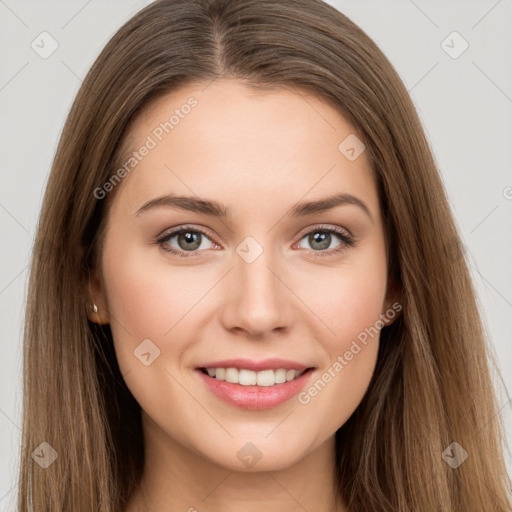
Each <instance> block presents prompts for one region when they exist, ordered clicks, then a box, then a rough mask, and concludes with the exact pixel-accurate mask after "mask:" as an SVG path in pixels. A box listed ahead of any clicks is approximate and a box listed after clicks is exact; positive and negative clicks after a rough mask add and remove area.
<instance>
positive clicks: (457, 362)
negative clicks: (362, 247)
mask: <svg viewBox="0 0 512 512" xmlns="http://www.w3.org/2000/svg"><path fill="white" fill-rule="evenodd" d="M218 77H228V78H229V77H233V78H239V79H243V80H245V83H246V84H247V85H248V86H250V87H254V88H267V89H272V88H276V87H293V88H297V89H298V90H304V91H307V92H313V93H314V94H315V95H317V96H318V97H320V98H322V99H324V100H325V101H327V102H329V103H330V104H331V105H332V106H333V107H335V108H337V109H339V110H340V112H341V113H342V114H343V115H344V116H345V117H346V118H347V120H348V121H349V122H350V123H351V124H352V125H353V126H354V127H355V129H357V130H358V133H359V134H360V135H361V137H362V138H363V141H364V144H365V145H366V151H367V154H368V156H369V158H370V161H371V164H372V167H373V171H374V174H375V178H376V183H377V186H378V191H379V194H380V199H381V207H382V213H383V217H384V219H385V229H386V234H387V238H388V240H389V272H390V276H391V277H392V281H393V282H394V283H395V284H396V286H397V287H398V288H399V289H400V292H401V297H402V305H403V310H402V314H401V316H400V318H399V319H398V320H397V321H395V323H393V324H392V325H389V326H386V327H384V328H383V330H382V333H381V342H380V347H379V355H378V362H377V367H376V369H375V373H374V376H373V379H372V382H371V384H370V387H369V389H368V391H367V393H366V395H365V397H364V399H363V401H362V403H361V404H360V405H359V406H358V408H357V409H356V411H355V412H354V414H353V415H352V416H351V418H350V419H349V420H348V421H347V422H346V423H345V424H344V425H343V426H342V427H341V428H340V429H339V430H338V431H337V433H336V444H337V488H336V492H337V494H338V495H340V496H341V497H342V498H343V501H344V502H345V503H346V504H347V505H348V508H349V510H350V511H357V512H361V511H368V512H369V511H372V512H376V511H394V512H396V511H429V512H433V511H464V512H468V511H478V512H482V511H489V512H491V511H492V512H504V511H506V510H509V509H510V496H509V494H508V493H509V490H510V481H509V479H508V477H507V474H506V469H505V466H504V462H503V455H502V442H503V439H502V437H501V428H500V422H499V416H498V415H497V407H496V402H495V400H496V399H495V395H494V390H493V386H492V381H491V377H490V368H489V365H488V364H489V363H488V361H487V347H486V341H485V336H484V332H483V328H482V324H481V320H480V316H479V312H478V309H477V304H476V300H475V293H474V290H473V287H472V282H471V279H470V275H469V273H468V266H467V263H466V261H465V257H464V253H463V251H462V249H461V245H460V243H459V236H458V234H457V231H456V228H455V225H454V221H453V220H452V214H451V211H450V208H449V205H448V202H447V199H446V196H445V192H444V190H443V186H442V183H441V180H440V177H439V175H438V171H437V168H436V164H435V162H434V159H433V156H432V153H431V150H430V148H429V145H428V143H427V140H426V138H425V135H424V132H423V128H422V125H421V123H420V121H419V118H418V116H417V114H416V111H415V109H414V106H413V104H412V102H411V99H410V97H409V95H408V93H407V90H406V89H405V87H404V85H403V83H402V82H401V80H400V78H399V76H398V75H397V73H396V71H395V70H394V69H393V67H392V65H391V64H390V62H389V61H388V59H387V58H386V57H385V56H384V55H383V53H382V52H381V51H380V50H379V49H378V48H377V46H376V45H375V44H374V43H373V41H372V40H371V39H370V38H369V37H368V36H367V35H366V34H365V33H364V32H363V31H362V30H361V29H360V28H359V27H357V26H356V25H355V24H354V23H353V22H351V21H350V20H349V19H348V18H347V17H345V16H344V15H343V14H341V13H340V12H338V11H337V10H336V9H334V8H333V7H330V6H329V5H327V4H325V3H323V2H322V1H320V0H282V1H279V2H276V1H273V0H243V1H241V0H157V1H156V2H154V3H152V4H151V5H149V6H148V7H146V8H145V9H143V10H142V11H140V12H139V13H137V14H136V15H135V16H134V17H133V18H132V19H131V20H129V21H128V22H127V23H126V24H125V25H124V26H123V27H122V28H121V29H120V30H119V31H118V32H117V33H116V34H115V35H114V36H113V38H112V39H111V40H110V42H109V43H108V44H107V45H106V47H105V48H104V50H103V51H102V52H101V54H100V56H99V57H98V59H97V60H96V62H95V63H94V65H93V67H92V68H91V70H90V72H89V73H88V75H87V77H86V79H85V80H84V82H83V85H82V87H81V88H80V91H79V92H78V94H77V97H76V100H75V102H74V104H73V106H72V109H71V111H70V113H69V116H68V119H67V121H66V124H65V126H64V130H63V133H62V136H61V139H60V143H59V146H58V150H57V153H56V156H55V160H54V164H53V168H52V171H51V174H50V178H49V182H48V185H47V189H46V193H45V197H44V204H43V208H42V212H41V216H40V220H39V226H38V231H37V237H36V241H35V247H34V254H33V262H32V267H31V273H30V283H29V292H28V301H27V311H26V324H25V340H24V409H23V438H22V455H21V468H20V485H19V501H18V504H19V510H20V512H21V511H23V512H24V511H27V510H37V512H55V511H64V510H65V511H73V512H78V511H87V512H90V511H100V512H120V511H121V510H123V507H124V506H125V505H126V503H127V500H128V497H129V496H130V493H131V492H132V491H133V490H134V488H135V486H136V485H137V483H138V481H139V478H140V476H141V471H142V466H143V460H144V448H143V439H142V430H141V421H140V407H139V405H138V404H137V402H136V401H135V399H134V398H133V396H132V395H131V393H130V392H129V390H128V388H127V387H126V385H125V383H124V380H123V377H122V375H121V374H120V371H119V367H118V365H117V361H116V357H115V353H114V350H113V344H112V334H111V331H110V328H109V326H108V325H106V326H102V327H100V326H97V325H96V324H93V323H91V322H90V321H89V320H88V318H87V307H88V297H87V292H86V284H87V281H88V279H89V276H90V274H91V272H92V271H93V269H94V268H95V266H97V265H99V263H100V260H101V258H100V255H101V241H102V233H103V228H104V226H105V220H106V215H107V213H108V204H109V203H108V201H110V200H111V197H112V196H113V193H112V194H110V195H109V196H108V198H107V199H106V200H100V199H97V198H96V196H95V194H94V190H95V189H97V188H98V187H101V186H102V185H103V184H104V183H105V182H106V181H108V179H109V178H110V177H111V176H112V175H113V173H114V171H115V170H116V169H117V168H118V167H117V166H118V165H119V162H118V160H119V155H120V152H121V150H122V147H123V141H124V140H125V135H126V133H127V130H128V128H129V126H130V123H131V122H132V121H133V119H134V118H135V117H136V116H137V115H138V114H139V113H140V112H141V110H142V109H143V108H145V107H147V105H148V104H149V102H150V101H152V100H153V99H156V98H158V97H160V96H161V95H163V94H165V93H167V92H170V91H172V90H174V89H176V88H177V87H179V86H182V85H186V84H187V83H192V82H202V83H205V84H207V83H208V82H210V81H212V80H214V79H216V78H218ZM340 142H341V141H340ZM113 321H115V320H113ZM43 442H46V443H48V444H49V445H50V446H51V447H52V449H53V450H55V452H56V454H57V459H56V460H55V461H54V462H53V464H51V465H50V466H49V467H47V468H46V469H44V468H43V467H41V466H40V465H39V464H36V461H35V458H34V456H32V457H31V454H33V452H34V450H36V449H39V450H41V449H42V450H45V449H46V450H47V451H48V450H49V447H48V446H47V445H42V446H41V443H43ZM452 442H457V443H458V444H459V445H460V446H461V447H462V448H463V449H464V450H465V451H466V452H467V454H468V457H467V459H466V460H465V461H464V462H463V463H462V464H460V466H458V467H457V468H453V467H451V465H450V464H448V463H447V462H446V461H445V460H444V459H443V457H442V453H443V452H444V450H445V449H447V447H449V446H450V445H451V443H452ZM51 453H52V454H53V455H55V454H54V452H51ZM452 455H453V453H452Z"/></svg>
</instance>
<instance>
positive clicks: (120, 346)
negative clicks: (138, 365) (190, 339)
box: [104, 244, 209, 365]
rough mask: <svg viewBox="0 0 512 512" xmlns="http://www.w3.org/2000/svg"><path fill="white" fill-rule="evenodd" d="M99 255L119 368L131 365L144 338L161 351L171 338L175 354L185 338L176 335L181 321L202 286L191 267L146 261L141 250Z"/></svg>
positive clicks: (145, 253)
mask: <svg viewBox="0 0 512 512" xmlns="http://www.w3.org/2000/svg"><path fill="white" fill-rule="evenodd" d="M114 246H115V244H111V247H114ZM119 247H121V245H119ZM154 251H155V252H156V251H157V249H154ZM105 254H106V255H107V256H106V257H105V259H104V270H105V282H106V284H107V290H106V295H107V301H108V307H109V314H110V316H111V322H110V325H111V329H112V333H113V337H114V344H115V346H116V352H117V354H118V359H119V360H120V361H119V362H120V365H122V364H123V360H124V362H125V365H131V364H132V363H133V361H132V359H133V351H134V350H135V349H136V348H137V347H138V346H139V345H140V343H141V342H142V341H143V340H145V339H149V340H151V341H152V342H153V343H154V344H155V345H156V346H157V347H158V348H159V349H160V350H161V351H163V350H164V348H165V345H166V344H167V345H168V344H169V341H170V340H172V342H173V348H176V349H178V350H179V349H180V347H179V346H178V345H179V343H180V340H183V343H186V340H187V337H186V336H182V335H181V334H182V333H180V327H181V324H186V322H181V320H182V319H186V316H187V314H188V312H189V311H190V310H192V309H193V308H194V305H198V304H199V303H200V301H201V298H202V296H204V294H205V290H207V289H208V287H209V285H208V283H205V282H204V280H199V279H197V271H195V273H194V270H193V269H191V268H189V269H186V268H185V267H179V266H177V267H175V268H172V267H171V266H170V265H168V264H166V262H165V260H164V258H163V257H160V258H159V261H158V262H155V261H152V262H151V261H150V258H148V248H147V247H146V248H142V249H140V250H139V249H133V248H127V250H115V249H112V250H110V251H108V253H107V251H105ZM205 277H206V276H205ZM128 358H131V359H128Z"/></svg>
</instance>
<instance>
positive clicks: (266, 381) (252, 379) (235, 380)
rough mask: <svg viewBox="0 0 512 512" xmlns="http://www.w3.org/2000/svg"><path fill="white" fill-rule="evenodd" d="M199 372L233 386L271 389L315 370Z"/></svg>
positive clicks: (234, 369)
mask: <svg viewBox="0 0 512 512" xmlns="http://www.w3.org/2000/svg"><path fill="white" fill-rule="evenodd" d="M199 370H200V371H201V372H202V373H203V374H205V375H207V376H208V377H210V378H212V379H215V380H220V381H226V382H230V383H231V384H239V385H241V386H262V387H269V386H275V385H278V384H284V383H285V382H290V381H293V380H295V379H298V378H299V377H300V376H301V375H303V374H304V373H306V372H307V371H309V370H313V368H312V367H311V368H306V369H303V370H295V369H286V368H278V369H268V370H262V371H259V372H256V371H254V370H248V369H246V368H233V367H230V368H199Z"/></svg>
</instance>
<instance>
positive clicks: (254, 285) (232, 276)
mask: <svg viewBox="0 0 512 512" xmlns="http://www.w3.org/2000/svg"><path fill="white" fill-rule="evenodd" d="M280 268H281V267H280V266H279V265H278V264H277V262H276V261H275V259H274V258H273V257H272V254H271V251H270V250H263V253H262V254H261V255H260V256H259V257H258V258H257V259H256V260H255V261H252V262H251V263H248V262H247V261H245V260H244V259H243V258H242V257H239V256H238V255H237V254H235V255H234V268H233V270H232V271H231V272H230V273H229V276H227V279H226V281H225V283H224V289H223V292H224V297H225V299H224V302H223V310H222V323H223V325H224V327H225V328H226V329H228V330H230V331H243V332H244V333H245V334H246V335H247V336H249V337H255V338H262V337H265V336H266V335H269V334H271V333H274V332H280V331H284V330H286V328H288V327H289V326H290V324H291V319H292V304H291V300H292V297H293V294H292V292H291V291H290V290H289V289H288V287H287V286H286V284H285V282H286V280H285V279H284V276H282V274H283V272H282V271H280Z"/></svg>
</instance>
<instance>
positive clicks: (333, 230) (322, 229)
mask: <svg viewBox="0 0 512 512" xmlns="http://www.w3.org/2000/svg"><path fill="white" fill-rule="evenodd" d="M189 232H190V233H201V234H202V235H204V236H205V237H206V238H208V239H210V241H212V240H211V236H210V235H209V234H208V233H207V232H206V231H204V230H202V229H199V228H195V227H194V228H193V227H189V226H181V227H179V228H177V229H175V230H173V231H171V232H169V233H167V234H166V235H164V236H163V237H161V238H159V239H157V240H156V244H157V245H159V246H160V247H161V248H162V249H163V250H164V251H166V252H168V253H171V254H174V255H176V256H179V257H181V258H194V257H197V252H204V251H189V252H190V254H183V253H186V252H187V251H179V250H176V249H175V248H173V247H171V248H168V247H165V243H166V242H168V241H169V240H170V239H171V238H174V237H175V236H176V235H180V234H181V233H189ZM312 233H328V234H334V235H337V236H338V237H339V238H340V239H341V241H342V244H341V245H340V247H338V248H337V249H330V250H328V251H326V250H324V251H318V250H317V251H315V250H314V249H309V254H311V253H314V257H315V258H325V257H326V256H333V255H335V254H338V253H341V252H342V251H344V250H345V249H346V248H347V247H354V246H355V244H356V240H355V239H354V237H352V236H350V235H348V234H347V233H346V231H344V230H342V229H341V228H337V227H332V226H331V227H327V226H316V227H315V228H314V229H312V230H310V231H308V232H306V233H304V235H302V236H301V238H300V239H299V242H300V241H301V240H302V239H303V238H305V237H306V236H307V235H310V234H312ZM214 243H215V242H214ZM199 257H201V256H199Z"/></svg>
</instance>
